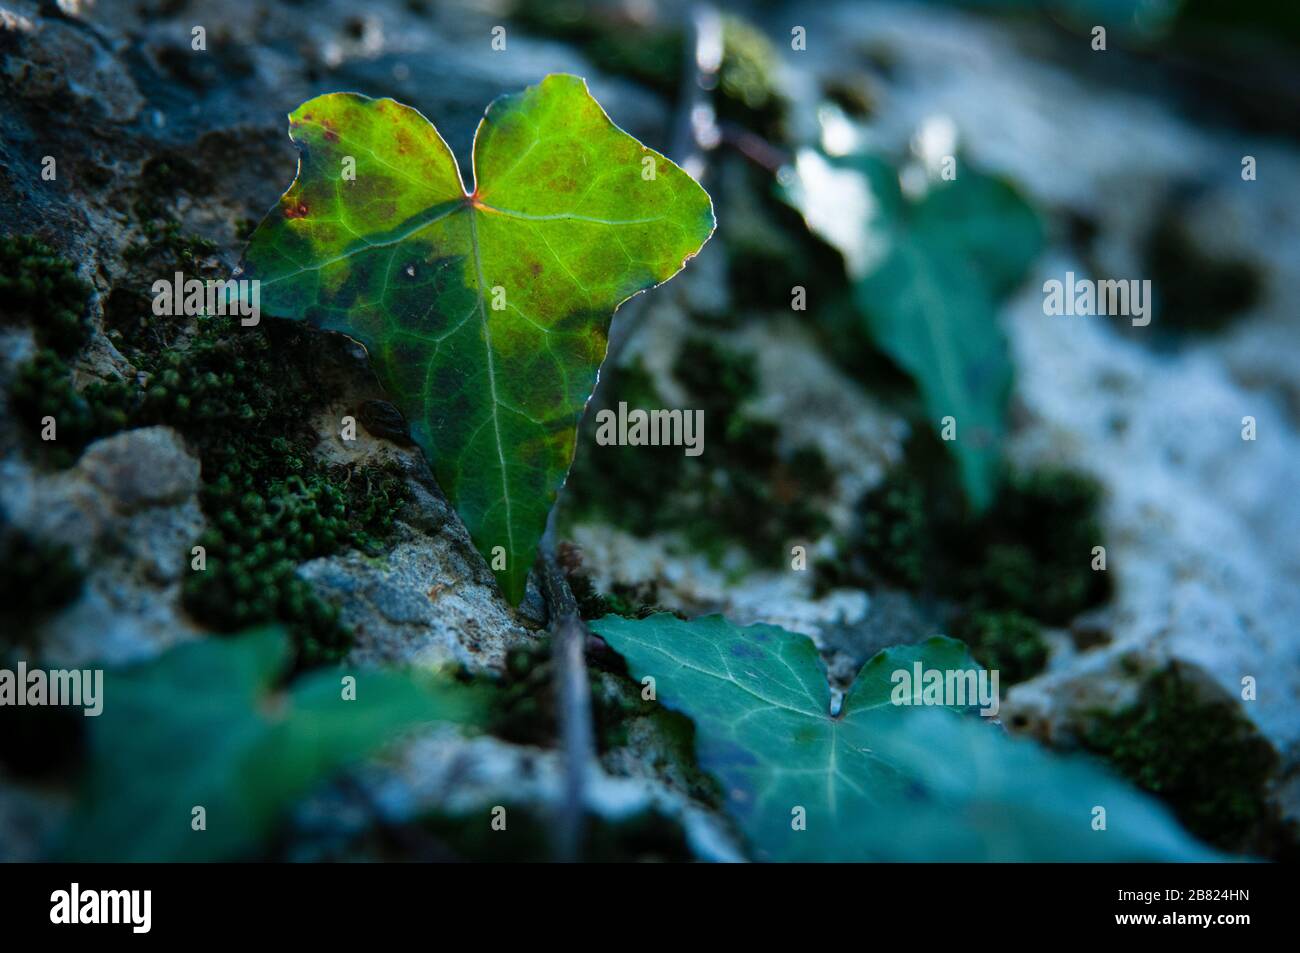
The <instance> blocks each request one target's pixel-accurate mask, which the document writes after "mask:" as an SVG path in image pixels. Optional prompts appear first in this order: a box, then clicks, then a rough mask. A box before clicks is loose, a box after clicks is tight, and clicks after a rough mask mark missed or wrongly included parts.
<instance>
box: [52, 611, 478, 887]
mask: <svg viewBox="0 0 1300 953" xmlns="http://www.w3.org/2000/svg"><path fill="white" fill-rule="evenodd" d="M290 654H291V653H290V647H289V643H288V640H287V639H286V638H285V636H284V633H283V632H281V631H280V630H279V629H278V628H264V629H258V630H255V631H252V632H250V633H248V634H245V635H241V636H236V637H231V638H208V639H203V640H201V641H197V642H190V643H187V644H184V645H181V646H178V647H177V648H174V649H172V650H170V651H169V652H167V653H166V654H164V655H163V656H161V657H160V658H158V659H156V660H154V661H151V662H148V663H145V664H143V665H139V666H134V667H131V668H127V669H109V670H107V671H106V672H105V673H104V692H103V698H104V707H103V712H102V714H100V715H99V716H97V717H95V718H91V719H89V729H90V748H91V750H90V769H89V775H88V778H87V783H86V786H85V789H84V790H83V792H82V800H81V802H80V805H79V807H78V810H77V812H76V813H75V814H74V816H73V819H72V822H71V824H70V827H69V829H68V830H67V831H65V836H64V839H63V842H62V849H61V853H62V854H63V855H64V856H66V857H67V858H68V859H74V860H90V861H110V860H111V861H162V860H166V861H196V860H219V859H228V858H233V857H238V856H241V855H244V854H246V853H247V852H248V851H250V850H253V849H255V848H256V847H257V846H258V844H259V843H261V841H262V840H263V839H264V838H265V837H266V835H267V834H269V833H270V832H271V830H272V829H273V827H274V825H275V823H276V821H277V819H278V818H279V817H280V816H281V815H282V813H283V812H284V810H285V809H286V808H288V807H289V806H290V805H291V804H292V803H293V802H294V801H295V800H296V799H298V798H299V797H301V796H302V795H304V794H305V793H307V792H308V791H309V790H310V789H311V787H312V786H313V785H314V784H316V783H318V782H321V781H323V780H325V779H326V778H328V777H329V776H330V775H331V774H333V773H334V772H336V771H337V770H339V769H340V768H343V767H345V766H346V765H348V764H350V763H352V762H354V761H357V760H359V759H361V758H363V757H365V756H366V755H368V754H371V753H373V752H375V751H376V750H377V749H379V748H380V747H382V746H383V745H384V744H385V743H387V742H390V741H392V740H394V739H395V738H396V737H398V736H399V735H400V734H401V733H403V732H405V731H408V730H411V729H413V728H416V727H419V726H420V725H424V724H428V723H432V722H448V721H450V722H461V723H464V722H472V721H474V720H476V719H478V718H479V716H480V714H481V712H480V708H481V706H482V702H481V701H480V697H479V696H478V695H477V694H476V693H473V692H472V691H471V690H470V689H468V688H466V687H465V686H462V685H459V684H455V683H446V682H436V681H432V680H430V679H428V678H422V677H419V676H417V675H415V674H404V673H396V672H383V671H361V670H359V671H345V670H343V669H332V670H329V671H317V672H314V673H312V674H310V675H307V676H304V677H302V678H300V679H298V680H296V681H295V682H293V683H292V684H291V685H290V686H289V687H288V688H287V689H280V688H277V683H278V680H279V679H280V677H281V676H282V674H283V673H284V671H285V669H286V667H287V665H288V663H289V661H290ZM345 675H347V676H351V677H353V678H355V679H356V684H355V697H354V698H353V699H352V700H345V699H344V697H343V694H344V685H343V678H344V676H345ZM196 806H202V807H203V808H204V810H205V812H206V824H207V829H206V830H203V831H195V830H193V829H192V828H191V812H192V810H193V808H194V807H196Z"/></svg>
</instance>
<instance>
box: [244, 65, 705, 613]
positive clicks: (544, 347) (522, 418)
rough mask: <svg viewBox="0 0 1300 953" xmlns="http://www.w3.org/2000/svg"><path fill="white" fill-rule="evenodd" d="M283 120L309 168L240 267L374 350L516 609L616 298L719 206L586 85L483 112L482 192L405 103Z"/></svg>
mask: <svg viewBox="0 0 1300 953" xmlns="http://www.w3.org/2000/svg"><path fill="white" fill-rule="evenodd" d="M289 119H290V136H291V138H292V139H293V140H294V142H295V143H296V144H297V146H298V149H299V151H300V153H301V156H300V160H299V167H298V176H297V178H296V179H295V180H294V182H293V184H292V185H291V186H290V187H289V190H288V191H287V192H285V194H284V195H283V196H282V197H281V199H280V202H279V205H278V206H277V207H276V208H275V209H273V210H272V211H271V212H270V213H269V214H268V215H267V217H266V218H265V219H264V220H263V221H262V223H261V224H260V225H259V226H258V227H257V231H256V232H255V233H254V234H253V237H252V240H251V242H250V243H249V246H248V249H247V251H246V253H245V257H244V262H243V264H242V270H241V272H240V277H242V278H255V279H259V280H260V282H261V286H260V293H261V306H262V307H263V308H264V309H265V310H267V311H268V312H269V313H271V314H276V315H281V316H286V317H293V318H301V319H304V320H307V321H309V322H311V323H312V324H314V325H316V326H318V327H322V328H327V329H330V330H334V331H340V332H342V333H344V334H347V335H349V336H350V337H352V338H354V339H356V340H357V341H359V342H361V343H362V344H363V345H364V346H365V347H366V349H367V351H368V352H369V353H370V360H371V363H372V365H373V366H374V368H375V371H376V372H377V374H378V375H379V378H380V381H381V383H382V384H383V385H384V387H385V389H386V390H387V392H388V394H389V396H390V398H391V399H392V401H393V402H394V403H395V404H396V405H397V406H398V407H399V408H400V409H401V411H402V412H403V413H404V414H405V415H406V417H407V419H408V420H409V421H410V425H411V435H412V437H413V438H414V440H415V442H416V443H417V444H419V446H420V447H421V449H422V450H423V451H424V453H425V455H426V456H427V457H428V459H429V461H430V463H431V465H432V467H433V470H434V473H435V474H436V475H437V478H438V482H439V483H440V484H441V485H442V488H443V490H444V492H446V493H447V495H448V497H449V498H450V499H451V501H452V503H453V504H454V505H455V507H456V509H457V511H458V512H459V513H460V516H461V518H462V519H463V520H464V522H465V525H466V527H467V528H468V529H469V532H470V535H471V536H472V537H473V539H474V542H475V545H476V546H477V547H478V549H479V551H480V552H481V553H483V555H484V557H485V558H487V559H488V561H489V564H490V565H492V568H493V570H494V571H495V572H496V575H497V579H498V580H499V581H500V583H501V586H502V588H503V590H504V592H505V594H506V596H507V598H509V599H510V600H511V601H512V602H514V603H518V602H519V601H520V600H521V599H522V598H523V594H524V581H525V578H526V577H527V574H528V570H529V569H530V567H531V566H532V564H533V559H534V556H535V553H536V547H537V543H538V540H539V539H540V538H541V535H542V532H543V530H544V529H545V526H546V518H547V514H548V512H549V511H550V508H551V504H552V503H553V502H554V500H555V496H556V494H557V492H558V491H559V488H560V486H561V485H562V484H563V482H564V478H565V474H566V473H567V472H568V468H569V464H570V463H571V461H572V459H573V451H574V445H575V441H576V432H577V426H578V421H579V419H580V418H581V416H582V411H583V408H584V407H585V405H586V402H587V399H588V398H589V397H590V395H591V392H592V389H593V388H594V386H595V382H596V375H597V371H598V369H599V367H600V364H601V361H602V360H604V357H605V348H606V342H607V336H608V331H609V323H610V319H611V317H612V316H613V313H614V310H615V309H616V308H617V307H618V306H619V305H620V304H621V303H622V302H623V301H626V300H627V299H628V298H630V297H632V296H633V295H634V294H637V293H638V292H640V291H644V290H646V289H647V288H652V287H654V286H655V285H658V284H660V283H662V282H664V281H667V280H668V279H669V278H671V277H672V276H673V275H675V274H676V273H677V272H678V271H679V270H681V268H682V266H683V265H684V264H685V262H686V260H687V259H689V258H690V257H691V256H693V255H694V254H695V253H696V252H698V251H699V250H700V248H701V247H702V246H703V245H704V243H705V242H706V241H707V240H708V238H709V236H710V235H711V234H712V232H713V225H714V221H713V205H712V203H711V202H710V200H709V196H708V194H707V193H705V191H704V190H703V189H702V188H701V187H700V186H699V184H698V183H696V182H695V180H694V179H692V178H691V177H690V176H689V175H687V174H686V173H685V172H683V171H682V170H681V169H680V168H678V167H677V166H676V165H674V164H673V163H672V162H670V161H669V160H668V159H666V158H664V157H663V156H662V155H660V154H659V153H657V152H655V151H653V150H652V149H649V148H647V147H646V146H643V145H642V144H641V143H640V142H638V141H637V140H636V139H634V138H633V137H632V136H630V135H628V134H627V133H625V132H623V130H621V129H619V128H618V127H617V126H615V125H614V123H613V122H611V121H610V119H609V117H608V116H606V115H605V112H604V110H602V109H601V107H600V104H599V103H597V102H596V100H595V99H593V98H592V96H591V94H590V93H589V92H588V91H587V86H586V83H585V82H584V81H583V80H582V79H580V78H578V77H575V76H565V75H559V74H556V75H551V76H547V77H546V78H545V79H543V80H542V81H541V83H539V84H538V85H537V86H531V87H529V88H528V89H526V90H524V91H523V92H521V93H517V94H513V95H509V96H502V97H500V98H498V99H497V100H495V101H494V102H493V103H492V104H491V105H490V106H489V107H488V109H487V113H486V115H485V116H484V118H483V120H482V121H481V122H480V123H479V127H478V131H477V133H476V134H475V137H474V153H473V172H474V180H475V181H474V183H473V189H472V191H468V190H466V188H465V187H464V185H463V184H462V180H461V176H460V170H459V169H458V168H457V165H456V160H455V158H454V157H453V155H452V153H451V150H450V149H449V148H448V147H447V144H446V143H445V142H444V141H443V139H442V137H441V136H440V135H439V134H438V131H437V130H436V129H435V128H434V127H433V125H432V124H431V123H430V122H429V121H428V120H427V119H425V117H424V116H422V115H421V114H420V113H419V112H417V111H416V110H414V109H412V108H410V107H409V106H404V105H402V104H400V103H397V102H394V101H393V100H391V99H370V98H368V97H365V96H360V95H357V94H355V93H330V94H328V95H325V96H319V97H317V98H315V99H312V100H310V101H309V102H306V103H303V105H301V106H300V107H298V109H296V110H295V111H294V112H293V113H292V114H291V115H290V117H289ZM498 547H499V548H498ZM503 563H504V568H503Z"/></svg>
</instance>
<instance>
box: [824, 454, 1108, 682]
mask: <svg viewBox="0 0 1300 953" xmlns="http://www.w3.org/2000/svg"><path fill="white" fill-rule="evenodd" d="M929 442H932V441H930V438H929V437H928V436H927V437H926V438H925V440H924V441H923V443H926V444H928V443H929ZM935 452H939V453H941V451H934V449H933V448H928V447H927V446H921V447H917V446H915V445H914V444H909V446H908V449H907V457H906V459H905V461H904V462H903V463H902V464H900V465H899V466H898V467H897V468H895V469H894V470H893V471H891V472H890V473H888V474H887V475H886V477H885V480H884V481H883V482H882V483H881V484H880V485H879V486H878V487H877V488H875V489H873V490H871V491H869V492H868V493H867V494H865V495H864V496H863V498H862V500H861V501H860V502H859V504H858V516H857V520H856V526H855V529H854V530H853V531H852V532H850V533H849V534H848V536H847V538H845V539H843V540H841V541H840V542H839V546H838V554H837V557H836V558H835V559H834V560H833V561H823V562H820V563H819V564H818V566H817V570H818V584H819V586H820V588H821V589H823V590H824V589H826V588H830V587H832V586H852V585H859V586H865V587H868V588H870V587H872V586H875V585H878V584H880V583H882V582H884V583H888V584H892V585H896V586H900V587H902V588H904V589H910V590H913V591H915V592H918V593H921V594H925V595H928V596H939V597H942V598H943V599H944V600H947V601H951V602H955V603H957V607H958V609H959V615H960V614H966V615H970V614H971V613H985V614H993V615H1004V614H1006V613H1012V614H1018V615H1020V616H1022V617H1027V619H1026V620H1025V621H1026V622H1028V621H1029V620H1032V621H1034V622H1037V623H1041V624H1046V625H1063V624H1065V623H1068V622H1069V621H1070V620H1071V619H1072V618H1074V617H1075V616H1076V615H1078V614H1079V613H1080V612H1083V611H1084V610H1086V609H1089V608H1092V607H1093V606H1096V605H1099V604H1101V603H1103V602H1105V600H1106V599H1108V598H1109V596H1110V581H1109V577H1108V576H1107V574H1106V573H1105V572H1104V571H1094V570H1093V569H1092V558H1093V557H1092V550H1093V547H1094V546H1100V545H1104V539H1103V538H1102V530H1101V521H1100V518H1099V512H1100V506H1101V500H1102V493H1101V487H1100V486H1099V484H1098V483H1097V482H1096V481H1095V480H1093V479H1092V478H1091V477H1088V476H1086V475H1084V474H1082V473H1079V472H1076V471H1073V470H1067V469H1060V468H1043V469H1035V470H1029V471H1024V472H1013V473H1010V474H1008V475H1007V477H1006V479H1005V480H1004V481H1003V485H1002V489H1001V492H1000V495H999V496H998V499H997V501H996V502H995V503H994V505H993V507H992V508H991V509H990V510H989V512H988V513H986V514H985V515H984V516H982V517H980V518H978V519H971V518H970V517H969V516H968V515H967V514H966V512H965V507H964V504H963V502H962V501H963V497H962V493H961V490H960V488H959V487H958V486H957V485H956V483H955V476H954V474H953V473H952V472H951V467H950V466H949V467H947V468H946V469H945V467H944V466H941V465H936V462H935V461H936V460H939V459H940V458H937V457H935V456H934V453H935ZM945 462H946V461H945ZM1011 618H1013V616H1006V617H1005V618H1004V619H1003V620H1002V623H1001V624H999V625H998V626H996V627H995V628H997V629H1001V628H1003V627H1004V626H1005V627H1007V629H1008V632H1010V633H1015V632H1023V631H1024V627H1023V626H1021V625H1019V624H1016V625H1009V624H1008V620H1009V619H1011ZM991 637H992V636H990V638H991ZM1006 638H1011V636H1010V635H1007V636H1004V637H1003V639H1004V640H1005V639H1006ZM1029 641H1031V642H1032V641H1034V640H1033V639H1030V640H1029ZM1008 647H1009V646H1008V645H1006V644H1005V641H1004V644H1003V646H1002V647H1001V648H1000V649H999V654H1000V655H1001V657H1002V658H1004V659H1007V655H1006V652H1007V649H1008ZM989 651H990V652H991V651H993V646H992V644H991V643H990V645H989ZM1026 661H1027V660H1026ZM1009 664H1010V663H1009Z"/></svg>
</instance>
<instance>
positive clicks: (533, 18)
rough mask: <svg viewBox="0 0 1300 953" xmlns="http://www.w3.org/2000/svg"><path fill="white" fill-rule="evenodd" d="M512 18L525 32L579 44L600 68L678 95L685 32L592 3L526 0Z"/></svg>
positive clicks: (517, 7)
mask: <svg viewBox="0 0 1300 953" xmlns="http://www.w3.org/2000/svg"><path fill="white" fill-rule="evenodd" d="M511 15H512V18H513V19H514V20H515V22H517V23H518V24H520V25H521V26H522V27H523V28H524V29H526V30H529V31H532V32H534V33H538V34H541V35H543V36H553V37H556V38H558V39H562V40H567V41H568V42H571V43H575V44H578V45H579V46H580V47H581V49H582V53H583V55H584V56H585V57H586V58H587V59H588V60H590V61H591V64H592V65H593V66H595V67H597V68H598V69H600V70H602V71H604V72H607V73H613V74H616V75H619V76H626V77H628V78H629V79H633V80H635V81H636V82H638V83H643V84H645V85H646V86H649V87H650V88H651V89H653V90H655V91H656V92H658V93H660V94H662V95H664V96H668V97H673V96H675V95H676V92H677V87H678V85H679V84H680V82H681V76H682V67H683V59H682V57H683V55H684V52H685V47H684V44H685V42H686V36H685V33H684V32H683V31H682V30H681V29H680V28H679V27H677V26H675V25H669V24H665V23H660V22H656V21H655V20H653V19H641V18H637V17H635V16H632V15H629V14H628V13H627V12H625V11H623V10H621V9H620V8H619V7H618V6H617V5H614V6H611V5H609V4H602V3H593V2H590V0H527V2H520V3H518V4H516V5H515V6H514V9H513V10H512V11H511Z"/></svg>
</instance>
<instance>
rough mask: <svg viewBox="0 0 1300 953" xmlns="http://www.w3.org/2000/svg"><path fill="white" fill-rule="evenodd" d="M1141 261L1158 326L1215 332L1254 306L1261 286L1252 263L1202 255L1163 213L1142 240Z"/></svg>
mask: <svg viewBox="0 0 1300 953" xmlns="http://www.w3.org/2000/svg"><path fill="white" fill-rule="evenodd" d="M1147 261H1148V263H1149V265H1150V268H1151V275H1152V278H1153V281H1154V284H1155V288H1156V298H1157V301H1158V302H1159V310H1160V314H1159V317H1158V318H1157V320H1156V325H1157V326H1158V327H1170V328H1178V329H1181V330H1186V331H1217V330H1220V329H1221V328H1224V327H1226V326H1228V325H1229V324H1231V323H1232V321H1233V320H1234V319H1236V318H1237V317H1238V316H1240V315H1241V314H1242V313H1244V312H1245V311H1247V310H1248V309H1249V308H1251V307H1253V306H1254V304H1255V302H1256V301H1258V300H1259V296H1260V291H1261V289H1262V286H1263V280H1262V279H1261V277H1260V272H1259V268H1258V267H1256V266H1255V265H1254V264H1252V263H1251V262H1249V261H1246V260H1244V259H1235V258H1234V259H1224V258H1219V257H1217V256H1214V255H1209V254H1206V252H1205V251H1203V250H1202V248H1201V246H1200V245H1198V244H1197V243H1196V242H1195V241H1194V240H1193V239H1192V236H1191V234H1190V233H1189V232H1188V230H1187V228H1186V227H1185V226H1184V225H1182V224H1181V223H1179V222H1178V220H1177V219H1175V218H1172V217H1168V216H1167V217H1165V218H1164V219H1162V220H1161V222H1160V224H1159V225H1157V226H1156V228H1155V230H1154V231H1153V232H1152V234H1151V238H1150V239H1149V240H1148V243H1147Z"/></svg>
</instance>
